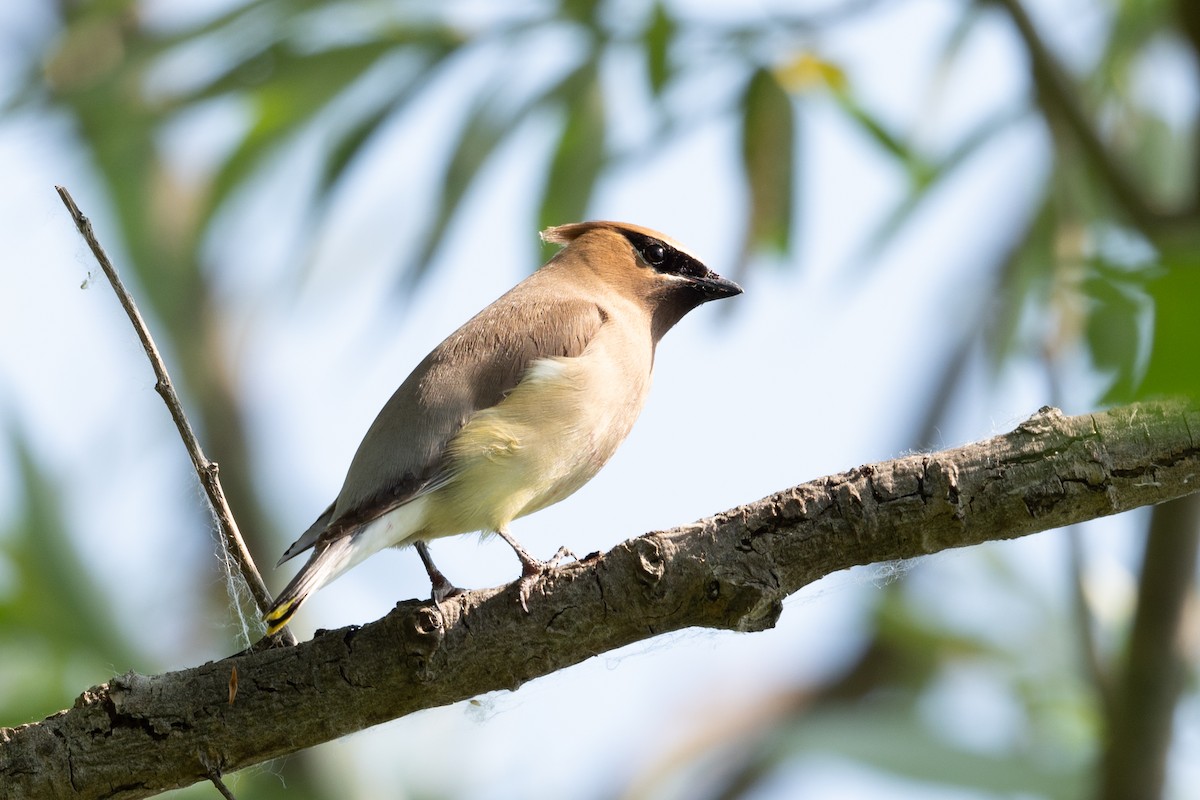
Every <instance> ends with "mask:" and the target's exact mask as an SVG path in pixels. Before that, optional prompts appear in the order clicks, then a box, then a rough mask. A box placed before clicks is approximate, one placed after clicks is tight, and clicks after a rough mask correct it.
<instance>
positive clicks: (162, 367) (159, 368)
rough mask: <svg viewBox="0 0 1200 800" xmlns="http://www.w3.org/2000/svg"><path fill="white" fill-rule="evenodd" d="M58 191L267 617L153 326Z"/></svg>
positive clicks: (259, 585) (258, 579) (211, 464)
mask: <svg viewBox="0 0 1200 800" xmlns="http://www.w3.org/2000/svg"><path fill="white" fill-rule="evenodd" d="M54 189H55V191H57V192H58V196H59V197H60V198H61V199H62V201H63V205H65V206H66V207H67V211H68V212H69V213H70V214H71V218H72V219H73V220H75V227H76V228H78V229H79V234H80V236H82V237H83V240H84V241H85V242H87V245H88V247H89V248H91V250H92V255H94V256H95V257H96V261H97V262H98V263H99V264H100V268H101V269H102V270H104V275H105V277H107V278H108V282H109V283H110V284H111V285H112V288H113V292H114V293H116V295H117V300H119V301H120V303H121V307H122V308H123V309H125V313H126V314H127V315H128V316H129V321H130V322H131V323H132V324H133V329H134V330H135V331H136V332H137V336H138V339H139V340H141V343H142V349H143V350H145V351H146V357H147V358H148V359H150V366H151V367H152V368H153V369H154V377H155V378H157V382H156V383H155V384H154V390H155V391H156V392H158V394H159V396H160V397H162V399H163V402H164V403H166V404H167V410H168V411H170V412H171V419H173V420H174V421H175V427H176V428H177V429H178V430H179V436H180V437H181V438H182V439H183V445H184V447H185V448H187V452H188V456H189V457H191V459H192V466H193V467H195V469H196V475H197V476H198V477H199V478H200V484H201V485H202V486H203V487H204V492H205V494H207V495H208V502H209V503H210V504H211V506H212V509H213V514H214V515H215V516H216V518H217V527H218V529H219V530H220V532H221V541H222V545H223V547H224V548H225V552H226V553H228V554H229V556H230V557H231V558H232V559H233V560H234V562H235V563H236V564H237V566H238V572H239V573H240V574H241V576H242V578H243V579H244V580H245V581H246V585H247V586H248V587H250V593H251V594H252V595H253V597H254V602H255V604H256V605H257V606H258V610H259V613H260V614H262V613H265V612H266V610H267V609H268V608H270V607H271V602H272V600H273V598H272V597H271V593H270V592H269V591H267V585H266V583H264V582H263V579H262V576H261V575H260V574H259V573H258V568H257V567H256V566H255V565H254V559H253V558H252V557H251V555H250V551H249V550H248V549H247V548H246V543H245V541H244V540H243V539H242V533H241V531H240V530H238V525H237V521H236V520H234V518H233V511H232V510H231V509H230V508H229V502H228V501H227V500H226V499H225V490H224V489H222V488H221V479H220V477H219V476H218V474H217V463H216V462H215V461H209V460H208V458H207V457H206V456H205V455H204V451H203V450H201V449H200V441H199V440H198V439H197V438H196V434H195V432H194V431H193V430H192V425H191V423H190V422H188V418H187V414H186V413H184V410H183V404H182V403H180V402H179V395H177V394H176V393H175V386H174V384H173V383H172V382H171V376H170V375H169V374H168V373H167V365H166V364H165V363H164V362H163V359H162V356H161V355H160V354H159V352H158V346H157V345H155V344H154V337H153V336H151V335H150V328H149V327H148V326H147V325H146V321H145V320H144V319H143V318H142V313H141V312H140V311H138V307H137V303H135V302H134V300H133V296H132V295H131V294H130V293H129V291H128V290H127V289H126V288H125V284H124V283H123V282H122V281H121V276H120V275H118V274H117V268H116V267H115V266H113V263H112V261H110V260H109V258H108V254H107V253H105V252H104V247H103V246H102V245H101V244H100V241H99V239H97V238H96V232H95V230H93V228H92V222H91V220H89V219H88V218H87V217H86V216H84V214H83V212H82V211H80V210H79V206H78V205H76V204H75V198H73V197H71V193H70V192H68V191H67V190H66V188H64V187H62V186H55V187H54ZM282 636H283V638H284V641H285V643H287V644H295V643H296V639H295V637H294V636H293V635H292V634H291V632H290V631H287V630H286V629H285V630H284V631H283V632H282Z"/></svg>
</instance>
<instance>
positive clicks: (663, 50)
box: [642, 3, 677, 97]
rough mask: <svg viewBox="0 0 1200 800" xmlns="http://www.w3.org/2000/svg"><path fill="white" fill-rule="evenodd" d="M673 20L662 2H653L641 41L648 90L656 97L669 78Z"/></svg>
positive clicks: (673, 28) (673, 31)
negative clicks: (648, 84)
mask: <svg viewBox="0 0 1200 800" xmlns="http://www.w3.org/2000/svg"><path fill="white" fill-rule="evenodd" d="M676 27H677V26H676V24H675V20H674V19H673V18H672V17H671V15H670V14H669V13H668V12H667V7H666V5H664V4H663V3H655V4H654V11H653V13H652V14H651V17H650V24H649V25H648V26H647V27H646V33H645V35H644V36H643V38H642V42H643V44H644V45H645V47H646V76H647V78H648V79H649V81H650V91H651V92H652V93H653V94H654V96H655V97H658V96H659V95H660V94H661V93H662V90H663V87H665V86H666V85H667V83H668V81H670V80H671V74H672V71H671V62H670V59H669V51H670V46H671V42H672V41H673V40H674V38H675V30H676Z"/></svg>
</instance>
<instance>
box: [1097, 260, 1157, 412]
mask: <svg viewBox="0 0 1200 800" xmlns="http://www.w3.org/2000/svg"><path fill="white" fill-rule="evenodd" d="M1082 289H1083V292H1084V294H1085V295H1087V297H1088V298H1089V299H1090V301H1091V303H1090V305H1091V308H1090V309H1089V313H1088V317H1087V323H1086V328H1085V337H1086V340H1087V344H1088V350H1089V352H1090V353H1091V356H1092V363H1093V364H1095V365H1096V369H1097V370H1099V371H1100V372H1103V373H1107V374H1109V375H1111V376H1112V379H1113V382H1112V385H1111V386H1110V387H1109V389H1108V392H1107V393H1106V394H1105V398H1106V402H1112V401H1114V400H1115V399H1117V398H1126V399H1129V398H1132V396H1133V392H1134V387H1135V385H1136V383H1137V376H1136V370H1137V356H1138V349H1139V348H1138V340H1139V339H1140V338H1141V337H1140V336H1139V333H1138V331H1139V325H1138V322H1139V318H1140V317H1141V315H1142V313H1143V311H1144V309H1145V306H1146V305H1147V304H1146V303H1144V302H1141V303H1139V302H1138V298H1137V297H1136V296H1135V294H1134V292H1135V289H1134V287H1131V286H1130V285H1129V283H1128V282H1127V281H1120V280H1113V278H1112V277H1111V276H1109V275H1106V274H1105V271H1104V270H1103V269H1102V268H1100V269H1097V267H1096V266H1093V274H1092V276H1091V277H1089V278H1088V279H1086V280H1085V281H1084V282H1083V286H1082Z"/></svg>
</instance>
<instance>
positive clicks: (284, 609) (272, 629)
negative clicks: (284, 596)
mask: <svg viewBox="0 0 1200 800" xmlns="http://www.w3.org/2000/svg"><path fill="white" fill-rule="evenodd" d="M298 605H299V603H297V602H296V601H294V600H293V601H292V602H290V603H284V604H283V605H281V606H278V607H276V608H272V609H271V610H270V611H268V612H267V613H266V614H263V622H265V623H267V636H274V635H275V634H277V633H279V631H280V630H282V629H283V627H284V626H285V625H287V624H288V622H289V621H290V620H291V618H292V615H293V614H295V613H296V606H298Z"/></svg>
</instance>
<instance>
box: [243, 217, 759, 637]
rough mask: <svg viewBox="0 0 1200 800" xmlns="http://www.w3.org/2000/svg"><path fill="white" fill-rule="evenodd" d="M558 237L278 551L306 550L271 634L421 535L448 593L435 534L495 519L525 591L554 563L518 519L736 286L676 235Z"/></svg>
mask: <svg viewBox="0 0 1200 800" xmlns="http://www.w3.org/2000/svg"><path fill="white" fill-rule="evenodd" d="M541 238H542V240H543V241H544V242H547V243H551V244H557V245H561V246H562V247H561V249H560V250H559V251H558V252H557V253H556V254H555V255H554V256H553V257H552V258H551V259H550V260H549V261H547V262H546V264H544V265H543V266H542V267H541V268H540V269H538V270H537V271H536V272H533V273H532V274H531V275H529V276H528V277H526V278H525V279H524V280H522V281H521V282H520V283H518V284H517V285H516V286H515V287H513V288H512V289H511V290H509V291H508V292H507V293H506V294H504V295H503V296H501V297H500V298H499V299H498V300H496V301H495V302H493V303H492V304H491V305H489V306H488V307H487V308H485V309H483V310H482V311H481V312H479V313H478V314H476V315H475V316H474V317H473V318H471V319H470V320H469V321H467V322H466V323H465V324H464V325H463V326H462V327H460V328H459V329H458V330H456V331H455V332H454V333H452V334H450V336H449V337H448V338H447V339H446V340H445V341H443V342H442V343H441V344H440V345H438V346H437V347H436V348H434V350H433V351H432V352H431V353H429V355H427V356H426V357H425V359H424V360H423V361H421V362H420V363H419V364H418V365H417V367H416V368H415V369H414V370H413V371H412V373H411V374H410V375H409V376H408V378H407V379H405V381H404V382H403V383H402V384H401V385H400V387H399V388H398V389H397V390H396V391H395V393H394V394H393V395H392V396H391V398H390V399H389V400H388V401H387V403H386V404H385V405H384V407H383V409H382V410H381V411H380V412H379V415H378V416H377V417H376V418H375V421H374V422H373V423H372V424H371V426H370V428H369V429H368V430H367V433H366V435H365V436H364V437H363V440H362V443H361V444H359V446H358V450H357V451H356V452H355V454H354V457H353V458H352V459H351V462H350V468H349V470H348V472H347V474H346V478H345V481H344V482H343V484H342V488H341V491H340V492H338V495H337V498H336V499H335V500H334V501H333V502H332V503H331V504H330V505H329V507H328V508H327V509H325V511H324V513H322V514H321V515H320V516H319V517H318V518H317V519H316V521H315V522H313V524H312V525H310V526H309V527H308V529H307V530H305V531H304V533H303V534H301V536H300V538H298V539H297V540H296V541H295V542H294V543H292V545H291V546H290V547H288V548H287V550H286V551H285V552H284V553H283V556H282V557H281V558H280V559H279V563H278V564H276V566H277V567H278V566H279V565H280V564H283V563H284V562H285V561H287V560H289V559H291V558H294V557H295V556H297V555H299V554H301V553H303V552H306V551H308V550H311V551H312V554H311V555H310V556H309V559H308V561H307V562H306V563H305V564H304V566H303V567H302V568H301V569H300V571H299V572H298V573H297V574H296V576H295V577H294V578H292V580H291V582H290V583H288V584H287V586H286V587H285V588H284V590H283V591H282V592H281V593H280V595H279V596H278V598H276V600H275V601H274V604H273V605H272V606H271V607H270V608H269V609H268V610H267V611H266V613H265V614H264V615H263V620H264V622H265V623H266V626H267V633H268V635H273V634H275V633H276V632H278V631H279V630H280V629H281V628H283V627H284V626H285V625H286V624H287V623H288V621H289V620H290V619H291V618H292V616H293V615H294V614H295V613H296V611H297V610H298V609H299V608H300V606H301V605H302V604H303V603H304V602H305V600H306V599H307V598H308V597H310V596H311V595H312V594H313V593H314V592H315V591H317V590H318V589H320V588H321V587H322V586H324V585H326V584H328V583H329V582H330V581H332V580H333V579H334V578H337V577H338V576H340V575H342V574H343V573H345V572H346V571H347V570H349V569H350V568H351V567H354V566H355V565H357V564H359V563H360V562H362V561H363V560H364V559H365V558H367V557H368V556H370V555H373V554H374V553H376V552H379V551H380V550H383V549H384V548H387V547H403V546H406V545H414V546H415V549H416V550H417V553H418V555H419V556H420V558H421V560H422V562H423V564H424V566H425V569H426V572H427V573H428V575H429V579H430V582H431V585H432V599H433V601H434V602H435V603H440V602H442V601H443V600H444V599H445V598H446V597H449V596H451V595H453V594H455V593H457V592H458V591H459V589H458V588H457V587H456V586H454V584H452V583H451V582H450V581H449V580H447V579H446V577H445V576H444V575H443V574H442V572H441V571H440V570H439V569H438V568H437V566H436V565H435V564H434V562H433V559H432V557H431V555H430V552H429V547H428V542H429V541H431V540H433V539H437V538H440V537H443V536H452V535H457V534H463V533H471V532H474V531H480V532H483V533H484V534H485V535H486V534H488V533H494V534H496V535H498V536H500V538H502V539H503V540H504V541H505V542H507V543H508V545H509V546H510V547H511V548H512V549H513V551H514V552H515V553H516V555H517V558H518V559H519V560H520V562H521V569H522V571H521V580H520V584H519V586H518V596H519V600H520V603H521V605H522V607H523V608H525V610H526V612H528V600H529V597H530V594H531V591H532V588H533V586H534V585H535V584H536V582H537V581H538V579H539V578H540V576H542V575H543V574H544V573H545V572H546V571H548V570H549V569H550V568H551V567H552V566H554V565H555V564H556V563H557V562H558V560H559V559H560V558H562V557H564V556H565V555H569V551H567V550H566V549H565V548H561V549H560V550H559V552H558V553H557V554H556V555H555V557H554V558H552V559H551V560H549V561H546V562H543V561H539V560H538V559H536V558H534V557H533V556H532V555H530V553H529V552H528V551H526V550H525V548H524V547H522V546H521V544H520V543H519V542H517V540H516V539H514V538H513V537H512V534H511V533H510V532H509V524H510V523H511V522H512V521H513V520H515V519H518V518H520V517H523V516H525V515H527V514H532V513H533V512H535V511H538V510H540V509H543V508H546V507H547V506H549V505H552V504H554V503H557V502H559V501H561V500H563V499H565V498H567V497H568V496H570V495H571V494H573V493H574V492H575V491H576V490H578V489H579V488H580V487H581V486H583V485H584V484H585V483H587V482H588V481H589V480H591V479H592V477H594V476H595V475H596V473H597V472H598V471H599V470H600V468H601V467H603V466H604V464H605V463H606V462H607V461H608V460H609V458H610V457H611V456H612V455H613V453H614V452H615V451H616V449H617V447H618V445H620V444H621V442H622V441H624V439H625V438H626V436H627V435H628V434H629V432H630V429H631V428H632V427H633V424H634V421H635V420H636V419H637V417H638V415H639V414H640V413H641V410H642V407H643V405H644V404H645V401H646V396H647V392H648V391H649V388H650V382H651V372H652V370H653V367H654V357H655V348H656V346H657V344H658V342H659V340H660V339H661V338H662V337H663V335H664V334H665V333H666V332H667V331H668V330H670V329H671V327H673V326H674V325H675V323H677V322H678V321H679V320H680V319H682V318H683V316H684V315H685V314H687V313H688V312H689V311H692V310H693V309H695V308H697V307H698V306H700V305H702V304H704V303H707V302H709V301H712V300H718V299H721V298H726V297H732V296H735V295H738V294H741V293H742V288H741V287H740V286H738V285H737V284H736V283H734V282H733V281H730V280H727V279H725V278H723V277H721V276H720V275H718V274H717V273H715V272H713V271H712V270H710V269H709V268H708V267H706V266H705V265H704V264H703V263H702V262H701V261H700V260H699V259H698V258H697V257H696V256H694V255H692V254H691V253H690V252H688V250H687V249H685V248H684V247H683V245H681V244H679V243H678V242H676V241H675V240H673V239H671V238H669V237H668V236H666V235H664V234H662V233H658V232H657V231H654V230H651V229H649V228H645V227H642V226H639V225H634V224H630V223H624V222H610V221H591V222H576V223H571V224H566V225H559V226H556V227H552V228H547V229H546V230H544V231H542V233H541Z"/></svg>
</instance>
